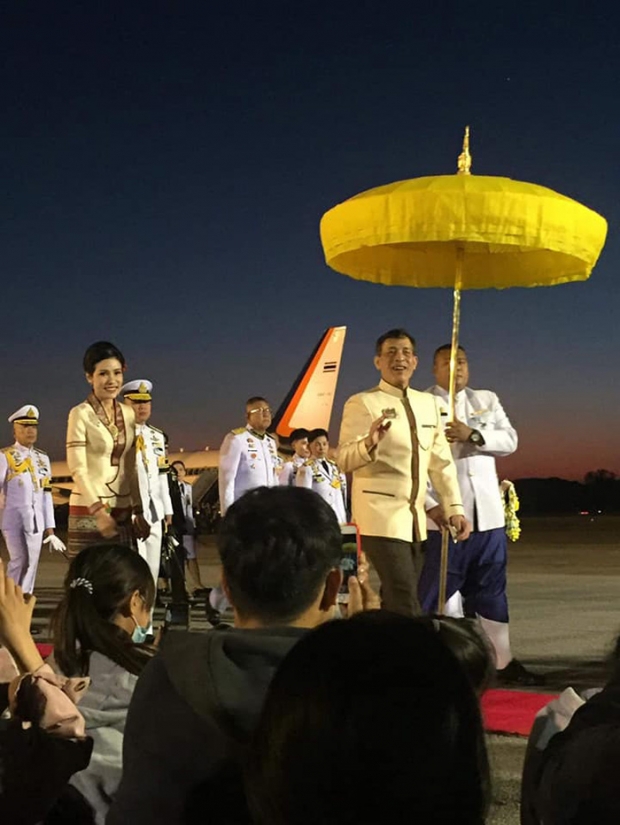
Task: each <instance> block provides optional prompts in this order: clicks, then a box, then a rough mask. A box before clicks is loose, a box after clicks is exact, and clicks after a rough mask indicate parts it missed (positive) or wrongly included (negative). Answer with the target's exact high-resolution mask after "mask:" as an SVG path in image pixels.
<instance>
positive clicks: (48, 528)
mask: <svg viewBox="0 0 620 825" xmlns="http://www.w3.org/2000/svg"><path fill="white" fill-rule="evenodd" d="M9 423H11V424H13V433H14V435H15V444H13V446H12V447H5V448H4V449H3V450H0V519H1V521H2V535H3V536H4V540H5V542H6V547H7V550H8V552H9V557H10V561H9V565H8V568H7V576H8V577H9V578H11V579H13V581H15V582H16V583H17V584H19V585H20V586H21V588H22V590H23V591H24V593H32V591H33V590H34V582H35V579H36V576H37V567H38V564H39V556H40V555H41V545H42V544H49V545H50V549H53V550H59V551H64V550H65V545H64V544H63V543H62V541H61V540H60V539H59V538H58V537H57V536H55V535H54V527H55V522H54V503H53V500H52V486H51V476H52V471H51V467H50V460H49V458H48V457H47V453H44V452H43V450H37V449H36V448H35V446H34V444H35V442H36V440H37V434H38V427H39V411H38V409H37V408H36V407H35V406H34V404H26V405H25V406H23V407H20V409H19V410H17V412H14V413H13V415H12V416H10V418H9Z"/></svg>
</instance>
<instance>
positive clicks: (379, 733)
mask: <svg viewBox="0 0 620 825" xmlns="http://www.w3.org/2000/svg"><path fill="white" fill-rule="evenodd" d="M245 779H246V791H247V798H248V803H249V806H250V810H251V813H252V815H253V820H252V821H253V822H254V823H255V825H316V823H321V825H356V823H360V822H363V823H364V824H365V825H382V823H384V822H396V821H397V820H398V819H400V818H402V816H403V812H406V818H408V819H410V820H411V821H412V822H420V823H433V825H452V823H454V822H456V821H458V822H459V823H460V825H483V823H484V821H485V816H486V813H487V811H488V807H489V789H490V779H489V765H488V759H487V753H486V746H485V740H484V732H483V727H482V720H481V716H480V708H479V704H478V700H477V697H476V695H475V693H474V691H473V689H472V687H471V684H470V683H469V681H468V679H467V677H466V675H465V673H464V672H463V670H462V668H461V667H460V665H459V664H458V662H457V661H456V659H455V657H454V655H453V654H452V652H451V651H450V650H448V648H447V647H446V646H445V645H444V643H443V642H442V640H441V638H440V636H439V634H438V633H437V632H435V631H434V630H433V629H432V626H431V624H430V623H429V622H427V621H421V620H420V619H413V618H409V617H406V616H399V615H396V614H391V613H387V612H385V611H370V612H367V613H360V614H357V615H356V616H354V617H353V618H352V619H349V620H346V621H333V622H329V623H327V624H324V625H322V626H320V627H319V628H317V629H316V630H313V631H312V632H311V633H309V634H308V635H307V636H305V637H303V638H302V639H301V640H300V641H299V642H297V643H296V644H295V645H294V646H293V648H292V649H291V651H290V653H289V654H288V655H287V657H286V659H285V660H284V662H283V663H282V664H281V665H280V668H279V670H278V672H277V673H276V675H275V677H274V679H273V681H272V683H271V685H270V688H269V691H268V694H267V698H266V700H265V704H264V706H263V711H262V716H261V718H260V721H259V724H258V726H257V729H256V731H255V734H254V736H253V740H252V744H251V747H250V752H249V757H248V761H247V767H246V776H245Z"/></svg>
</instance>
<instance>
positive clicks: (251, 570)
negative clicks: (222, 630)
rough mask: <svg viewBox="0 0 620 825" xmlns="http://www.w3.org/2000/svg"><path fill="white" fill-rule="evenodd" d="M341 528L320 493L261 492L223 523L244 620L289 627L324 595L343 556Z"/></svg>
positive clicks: (235, 598)
mask: <svg viewBox="0 0 620 825" xmlns="http://www.w3.org/2000/svg"><path fill="white" fill-rule="evenodd" d="M341 543H342V542H341V536H340V527H339V525H338V521H337V519H336V516H335V514H334V511H333V510H332V508H331V507H330V506H329V504H327V502H325V501H324V500H323V499H322V498H321V497H320V496H319V495H318V494H317V493H314V492H312V491H311V490H306V489H303V488H300V487H258V488H257V489H256V490H251V491H250V492H248V493H246V494H245V495H243V496H242V497H241V498H240V499H238V500H237V501H235V503H234V504H232V505H231V506H230V507H229V508H228V510H227V511H226V515H225V516H224V518H223V519H222V522H221V524H220V529H219V534H218V539H217V545H218V550H219V554H220V559H221V562H222V567H223V569H224V576H225V579H226V582H227V585H228V589H229V591H230V597H231V601H232V603H233V605H234V607H235V608H236V610H237V612H238V613H239V615H240V616H241V617H243V618H254V619H258V620H260V621H261V622H263V623H264V624H288V623H290V622H291V621H293V620H294V619H296V618H297V617H298V616H300V615H301V614H302V613H303V612H304V611H305V610H307V609H308V608H309V607H310V606H311V605H312V603H313V602H314V601H315V599H316V598H317V596H318V595H319V592H320V589H321V587H322V585H323V584H324V583H325V579H326V577H327V574H328V573H329V571H330V570H332V569H334V568H337V567H338V565H339V563H340V559H341V557H342V550H341Z"/></svg>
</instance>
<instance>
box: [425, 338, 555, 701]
mask: <svg viewBox="0 0 620 825" xmlns="http://www.w3.org/2000/svg"><path fill="white" fill-rule="evenodd" d="M451 349H452V348H451V346H450V344H445V345H444V346H442V347H439V348H438V349H437V350H436V351H435V355H434V359H433V372H434V374H435V380H436V382H437V383H436V385H435V386H434V387H430V388H429V389H428V390H427V392H429V393H431V394H432V395H434V396H435V397H437V398H438V399H439V403H440V407H441V413H442V417H443V421H444V423H445V432H446V437H447V439H448V441H449V442H450V444H451V449H452V455H453V457H454V461H455V463H456V468H457V473H458V478H459V484H460V488H461V495H462V497H463V504H464V506H465V515H466V516H467V518H468V519H469V520H470V522H471V524H472V525H473V530H472V533H471V535H470V537H469V538H468V539H467V540H466V541H464V542H463V543H462V544H458V545H456V546H455V545H452V546H450V548H449V561H448V579H447V592H446V597H447V599H448V600H449V599H450V598H451V597H452V596H453V595H454V594H455V593H456V592H457V591H460V592H461V594H462V596H463V602H464V608H465V613H466V614H467V615H471V616H477V617H478V618H479V619H480V623H481V625H482V628H483V630H484V631H485V633H486V634H487V636H488V637H489V639H490V641H491V643H492V644H493V647H494V649H495V655H496V664H497V668H498V670H497V674H498V679H499V681H500V682H502V683H516V684H525V685H534V684H538V683H540V678H539V677H538V676H536V674H534V673H531V672H530V671H528V670H526V669H525V668H524V667H523V665H522V664H521V663H520V662H519V661H517V659H514V658H513V656H512V652H511V650H510V637H509V634H508V599H507V598H506V551H507V539H506V530H505V523H506V522H505V517H504V504H503V501H502V496H501V493H500V489H499V481H498V478H497V469H496V467H495V458H496V457H501V456H507V455H510V454H511V453H514V451H515V450H516V449H517V443H518V438H517V431H516V430H515V428H514V427H513V426H512V424H511V423H510V419H509V418H508V416H507V415H506V413H505V411H504V408H503V407H502V405H501V403H500V401H499V398H498V397H497V395H496V394H495V393H494V392H491V391H490V390H473V389H471V387H468V386H467V384H468V382H469V363H468V360H467V354H466V352H465V350H464V349H463V347H460V346H459V347H458V350H457V358H456V401H455V418H454V421H450V420H449V417H448V391H449V386H450V353H451ZM426 510H427V515H428V518H429V522H428V541H427V543H426V555H425V559H424V568H423V570H422V575H421V576H420V586H419V597H420V602H421V604H422V607H423V608H424V610H425V611H427V612H429V613H433V612H435V611H436V610H437V600H438V595H439V587H438V581H439V565H440V559H441V534H440V531H439V528H440V527H441V526H443V513H442V507H441V505H440V504H439V502H438V501H437V496H436V493H435V491H434V490H433V489H432V486H431V485H429V489H428V491H427V497H426Z"/></svg>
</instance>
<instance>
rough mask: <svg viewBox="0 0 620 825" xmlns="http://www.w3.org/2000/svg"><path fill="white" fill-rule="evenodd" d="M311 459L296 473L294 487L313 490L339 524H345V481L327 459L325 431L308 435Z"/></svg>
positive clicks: (342, 475)
mask: <svg viewBox="0 0 620 825" xmlns="http://www.w3.org/2000/svg"><path fill="white" fill-rule="evenodd" d="M308 445H309V447H310V455H311V458H309V459H308V461H306V462H305V463H304V464H302V466H301V467H300V468H299V470H298V471H297V479H296V482H295V483H296V486H297V487H306V488H307V489H308V490H314V492H315V493H318V494H319V495H320V496H321V498H324V499H325V501H326V502H327V503H328V504H329V506H330V507H331V508H332V510H333V511H334V513H335V514H336V518H337V519H338V523H339V524H346V522H347V479H346V477H345V474H344V473H341V472H340V470H339V469H338V465H337V464H336V462H335V461H332V460H331V459H330V458H328V457H327V454H328V452H329V438H328V434H327V430H323V429H316V430H312V431H311V433H310V434H309V435H308Z"/></svg>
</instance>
